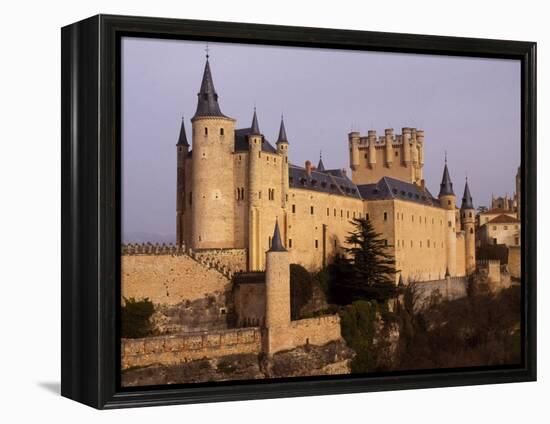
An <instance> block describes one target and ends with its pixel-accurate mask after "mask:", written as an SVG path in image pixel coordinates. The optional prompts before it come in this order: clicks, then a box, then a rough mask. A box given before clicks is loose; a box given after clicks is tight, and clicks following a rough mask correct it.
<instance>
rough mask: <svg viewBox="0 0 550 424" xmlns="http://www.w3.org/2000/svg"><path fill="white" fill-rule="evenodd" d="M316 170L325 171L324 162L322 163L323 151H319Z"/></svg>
mask: <svg viewBox="0 0 550 424" xmlns="http://www.w3.org/2000/svg"><path fill="white" fill-rule="evenodd" d="M317 171H320V172H324V171H325V164H324V163H323V152H319V163H318V164H317Z"/></svg>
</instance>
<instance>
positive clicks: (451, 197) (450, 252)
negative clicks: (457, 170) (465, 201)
mask: <svg viewBox="0 0 550 424" xmlns="http://www.w3.org/2000/svg"><path fill="white" fill-rule="evenodd" d="M438 198H439V203H440V205H441V207H442V208H443V209H445V210H446V213H445V217H446V221H447V223H446V226H445V246H446V256H447V272H449V273H450V275H451V276H455V275H456V216H455V208H456V196H455V193H454V191H453V183H452V181H451V176H450V175H449V169H448V168H447V155H445V168H444V169H443V178H442V179H441V185H440V190H439V196H438Z"/></svg>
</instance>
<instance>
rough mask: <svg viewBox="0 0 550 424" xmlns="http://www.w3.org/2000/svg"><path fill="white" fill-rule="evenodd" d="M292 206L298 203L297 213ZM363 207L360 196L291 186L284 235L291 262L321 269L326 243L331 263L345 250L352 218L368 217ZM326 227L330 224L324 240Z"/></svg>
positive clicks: (313, 268)
mask: <svg viewBox="0 0 550 424" xmlns="http://www.w3.org/2000/svg"><path fill="white" fill-rule="evenodd" d="M292 205H295V212H294V213H293V212H292ZM311 206H313V214H312V213H311ZM363 208H364V205H363V201H362V200H360V199H356V198H352V197H346V196H339V195H333V194H329V193H320V192H315V191H312V190H306V189H297V188H290V190H289V201H288V203H287V210H288V216H287V231H286V236H285V235H284V236H283V238H285V246H286V247H287V249H288V251H289V253H290V261H291V262H292V263H297V264H300V265H302V266H304V267H305V268H307V269H308V270H310V271H313V270H318V269H319V268H321V267H322V266H323V245H324V246H325V254H326V258H327V261H328V262H330V261H331V259H332V257H333V256H334V255H335V253H337V252H339V251H341V246H342V245H344V243H345V238H346V236H347V235H348V232H349V231H352V229H353V226H352V224H350V220H351V219H352V218H353V217H354V216H355V217H359V216H361V217H364V216H365V213H364V210H363ZM323 226H326V227H325V228H326V232H325V236H324V240H323ZM271 229H273V227H271ZM283 231H284V230H283ZM289 239H291V240H292V247H289ZM315 240H317V247H316V245H315Z"/></svg>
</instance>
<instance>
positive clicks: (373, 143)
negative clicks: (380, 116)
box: [367, 130, 376, 169]
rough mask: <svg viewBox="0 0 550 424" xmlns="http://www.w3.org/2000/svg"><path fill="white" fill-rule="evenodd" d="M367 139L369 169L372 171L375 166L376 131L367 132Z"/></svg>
mask: <svg viewBox="0 0 550 424" xmlns="http://www.w3.org/2000/svg"><path fill="white" fill-rule="evenodd" d="M367 137H368V140H369V155H368V156H369V167H370V168H371V169H372V168H374V166H375V165H376V131H374V130H369V131H368V133H367Z"/></svg>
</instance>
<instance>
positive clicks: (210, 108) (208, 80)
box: [193, 55, 225, 118]
mask: <svg viewBox="0 0 550 424" xmlns="http://www.w3.org/2000/svg"><path fill="white" fill-rule="evenodd" d="M197 96H198V98H199V100H198V102H197V111H196V112H195V115H194V116H193V118H197V117H199V116H225V115H224V114H223V113H222V111H221V110H220V105H219V104H218V93H216V89H215V88H214V81H213V80H212V72H211V71H210V62H209V61H208V55H207V56H206V65H204V73H203V75H202V83H201V89H200V91H199V93H198V94H197Z"/></svg>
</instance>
